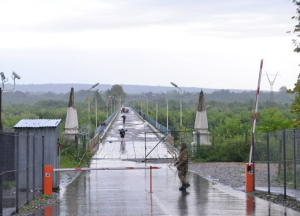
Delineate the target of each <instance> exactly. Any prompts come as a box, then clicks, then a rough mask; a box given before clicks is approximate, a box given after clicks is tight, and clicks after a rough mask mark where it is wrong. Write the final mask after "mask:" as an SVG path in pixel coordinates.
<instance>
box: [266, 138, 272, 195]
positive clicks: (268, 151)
mask: <svg viewBox="0 0 300 216" xmlns="http://www.w3.org/2000/svg"><path fill="white" fill-rule="evenodd" d="M269 138H270V133H269V132H267V160H268V194H270V187H271V185H270V140H269Z"/></svg>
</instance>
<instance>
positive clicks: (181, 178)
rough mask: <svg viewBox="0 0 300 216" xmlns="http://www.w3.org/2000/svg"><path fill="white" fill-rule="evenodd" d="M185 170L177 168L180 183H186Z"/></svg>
mask: <svg viewBox="0 0 300 216" xmlns="http://www.w3.org/2000/svg"><path fill="white" fill-rule="evenodd" d="M186 173H187V170H178V178H179V179H180V181H181V183H182V184H188V182H187V180H186V179H185V177H186Z"/></svg>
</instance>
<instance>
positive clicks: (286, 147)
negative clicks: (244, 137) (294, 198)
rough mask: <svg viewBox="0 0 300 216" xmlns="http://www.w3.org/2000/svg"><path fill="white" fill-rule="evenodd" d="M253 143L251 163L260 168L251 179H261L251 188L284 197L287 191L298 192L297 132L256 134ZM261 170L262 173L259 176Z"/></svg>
mask: <svg viewBox="0 0 300 216" xmlns="http://www.w3.org/2000/svg"><path fill="white" fill-rule="evenodd" d="M254 140H255V141H254V152H253V162H255V166H256V167H257V166H261V167H260V168H259V169H256V170H258V171H257V172H256V174H255V175H256V176H257V175H262V176H260V178H259V179H260V180H259V181H258V180H257V181H255V187H256V188H257V187H267V188H268V192H271V191H272V190H276V191H278V192H281V193H283V194H284V195H285V196H286V191H287V190H290V189H300V129H294V130H281V131H276V132H269V133H266V134H257V135H255V139H254ZM261 170H265V172H262V173H259V171H261ZM262 177H263V178H262ZM257 179H258V178H257ZM261 179H265V181H262V180H261ZM292 191H293V190H291V193H292Z"/></svg>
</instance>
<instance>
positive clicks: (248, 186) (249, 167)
mask: <svg viewBox="0 0 300 216" xmlns="http://www.w3.org/2000/svg"><path fill="white" fill-rule="evenodd" d="M263 62H264V60H263V59H262V60H261V62H260V70H259V77H258V85H257V91H256V99H255V110H254V116H253V124H252V134H251V146H250V153H249V162H248V163H247V164H246V171H245V173H246V175H245V176H246V180H245V192H250V191H254V190H255V185H254V183H255V182H254V164H252V163H251V161H252V154H253V144H254V133H255V125H256V117H257V106H258V97H259V91H260V81H261V74H262V67H263Z"/></svg>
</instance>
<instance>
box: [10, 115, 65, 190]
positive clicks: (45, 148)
mask: <svg viewBox="0 0 300 216" xmlns="http://www.w3.org/2000/svg"><path fill="white" fill-rule="evenodd" d="M60 122H61V119H23V120H21V121H19V122H18V123H17V124H16V125H15V126H14V128H15V131H16V132H18V133H19V139H18V151H17V154H18V156H19V161H18V167H19V168H18V169H19V181H18V182H19V188H20V189H22V188H26V185H25V182H26V178H29V182H33V176H35V178H34V180H35V184H36V188H43V165H52V166H53V169H57V168H59V167H60V153H59V132H60ZM26 153H29V154H30V155H28V154H26ZM29 156H30V157H29ZM29 158H30V160H33V158H34V161H35V163H34V164H35V165H34V166H33V167H28V166H27V165H26V164H29V161H28V160H29ZM30 163H31V161H30ZM28 169H29V177H28V175H27V174H26V172H28ZM59 182H60V180H59V172H53V188H58V187H59Z"/></svg>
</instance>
